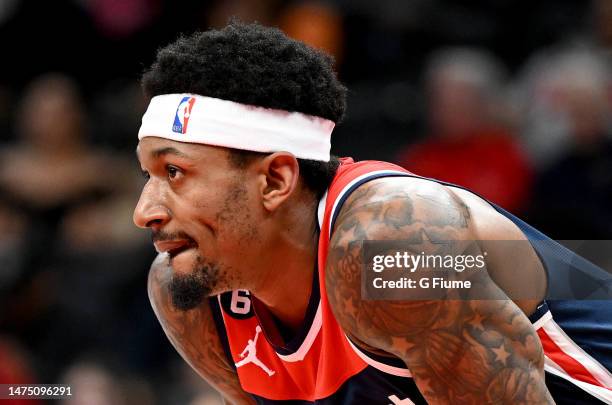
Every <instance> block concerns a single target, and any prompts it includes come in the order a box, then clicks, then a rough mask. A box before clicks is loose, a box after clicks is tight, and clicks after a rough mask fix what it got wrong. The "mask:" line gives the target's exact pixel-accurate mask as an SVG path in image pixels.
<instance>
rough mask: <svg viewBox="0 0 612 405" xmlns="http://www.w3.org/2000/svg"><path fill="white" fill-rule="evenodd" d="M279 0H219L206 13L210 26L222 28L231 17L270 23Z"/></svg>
mask: <svg viewBox="0 0 612 405" xmlns="http://www.w3.org/2000/svg"><path fill="white" fill-rule="evenodd" d="M279 3H280V1H279V0H260V1H257V2H255V1H251V0H217V1H216V2H215V3H214V5H213V6H212V7H211V9H210V10H208V12H207V13H206V17H207V25H208V26H209V27H214V28H221V27H223V26H225V24H227V22H228V20H230V19H231V18H237V19H239V20H240V21H243V22H258V23H260V24H263V25H270V24H271V23H272V22H273V21H272V20H273V15H274V12H275V10H276V9H277V8H278V5H279Z"/></svg>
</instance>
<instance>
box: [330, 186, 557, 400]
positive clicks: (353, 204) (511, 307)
mask: <svg viewBox="0 0 612 405" xmlns="http://www.w3.org/2000/svg"><path fill="white" fill-rule="evenodd" d="M412 180H414V181H412ZM357 191H358V192H357V193H356V194H354V195H352V196H351V197H349V199H348V200H347V202H346V204H345V206H344V207H343V208H342V211H341V213H340V215H339V217H338V220H337V222H336V226H335V229H334V233H333V237H332V239H331V243H330V250H329V256H328V260H327V267H326V290H327V294H328V298H329V302H330V304H331V307H332V310H333V312H334V315H335V316H336V318H337V320H338V321H339V323H340V324H341V325H342V327H343V328H344V329H345V331H346V332H347V334H348V335H349V336H353V337H355V338H356V339H357V340H359V341H361V342H364V343H365V344H367V345H369V346H372V347H375V348H378V349H382V350H384V351H387V352H389V353H392V354H394V355H396V356H397V357H399V358H401V359H402V360H404V362H405V363H406V364H407V366H408V367H409V369H410V371H411V373H412V374H413V377H414V379H415V382H416V384H417V386H418V387H419V389H420V391H421V392H422V394H423V395H424V396H425V398H426V399H427V400H428V401H429V402H430V403H484V402H489V401H491V402H504V403H506V402H508V403H519V402H529V403H545V402H547V401H549V400H550V396H549V394H548V391H547V389H546V387H545V385H544V378H543V371H542V367H543V353H542V347H541V345H540V342H539V339H538V337H537V334H536V333H535V331H534V329H533V327H532V325H531V323H530V322H529V320H528V319H527V318H526V316H525V315H524V314H523V313H522V312H521V310H520V309H519V308H518V307H517V306H516V305H515V304H514V303H513V302H512V301H511V300H509V299H508V298H507V297H506V296H505V295H504V294H503V292H502V291H501V290H500V289H499V288H498V287H497V286H496V285H495V283H494V282H493V281H492V280H491V279H490V278H489V277H488V274H487V272H486V271H483V272H479V273H478V275H477V276H476V277H472V280H473V281H475V282H476V284H477V286H478V288H481V289H487V291H489V294H492V295H493V296H496V297H499V298H501V299H499V300H489V301H482V300H469V299H468V300H448V299H418V296H417V297H416V298H415V299H410V300H409V299H406V300H400V301H398V300H395V301H382V300H381V301H371V300H363V299H362V297H361V278H360V277H361V271H362V270H361V268H362V266H363V263H362V242H361V241H363V240H409V241H410V245H409V246H410V248H409V249H411V250H412V249H414V251H413V253H415V254H418V253H420V252H426V253H428V254H429V253H436V252H438V253H440V252H441V250H440V249H445V248H441V246H442V245H440V244H437V243H436V242H437V241H455V242H457V243H456V244H454V247H453V249H454V250H453V251H452V252H451V253H452V254H465V253H466V252H469V253H470V254H476V253H478V252H479V249H480V247H479V245H478V243H476V242H474V240H475V239H476V237H475V236H474V233H473V229H472V228H471V220H470V215H471V214H470V211H469V209H468V207H467V206H466V205H465V204H463V203H462V201H461V200H460V199H458V198H456V196H455V195H453V194H452V193H451V192H450V191H448V190H447V189H446V188H445V187H443V186H440V185H437V184H435V183H433V182H429V181H425V180H420V179H411V180H410V181H406V180H405V179H380V180H375V181H372V182H369V183H366V184H365V185H364V186H362V187H360V189H358V190H357ZM470 241H472V242H470ZM444 253H445V254H447V253H449V252H448V251H445V252H444ZM466 277H467V276H466ZM447 292H448V293H449V294H452V292H451V291H447ZM415 294H419V291H418V290H417V291H416V292H415ZM504 298H505V299H504Z"/></svg>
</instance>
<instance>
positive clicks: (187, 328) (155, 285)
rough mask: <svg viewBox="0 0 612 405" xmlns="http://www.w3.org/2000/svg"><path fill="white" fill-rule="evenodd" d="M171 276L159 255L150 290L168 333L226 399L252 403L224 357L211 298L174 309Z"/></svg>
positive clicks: (157, 313)
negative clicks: (169, 289)
mask: <svg viewBox="0 0 612 405" xmlns="http://www.w3.org/2000/svg"><path fill="white" fill-rule="evenodd" d="M171 277H172V270H171V269H170V268H169V267H168V266H167V264H166V263H165V262H164V261H163V260H162V259H161V256H158V258H157V259H156V260H155V262H154V263H153V265H152V267H151V271H150V272H149V280H148V292H149V299H150V301H151V305H152V306H153V310H154V311H155V315H156V316H157V319H158V320H159V322H160V324H161V326H162V328H163V330H164V332H165V333H166V336H168V339H169V340H170V342H171V343H172V345H173V346H174V348H175V349H176V350H177V351H178V352H179V354H180V355H181V356H182V357H183V359H184V360H185V361H186V362H187V363H188V364H189V365H190V366H191V368H193V369H194V370H195V371H196V372H197V373H198V374H199V375H200V376H201V377H202V378H204V379H205V380H206V381H208V383H210V384H211V385H212V386H213V387H214V388H215V389H216V390H218V391H219V392H220V393H221V394H222V395H223V396H224V397H226V399H225V400H226V401H228V400H229V401H231V403H234V404H253V403H254V401H253V399H252V398H251V397H250V396H248V395H247V394H246V393H245V392H244V391H243V390H242V388H241V387H240V383H239V381H238V376H237V375H236V372H235V370H234V369H233V368H232V367H231V365H230V364H229V363H228V361H227V359H226V357H225V353H224V349H223V346H222V344H221V340H220V338H219V335H218V333H217V328H216V326H215V323H214V320H213V317H212V310H211V308H210V306H209V305H208V302H205V303H204V304H202V306H201V307H199V308H195V309H193V310H190V311H186V312H184V311H180V310H178V309H175V308H174V307H173V305H172V302H171V297H170V293H169V292H168V285H169V283H170V280H171Z"/></svg>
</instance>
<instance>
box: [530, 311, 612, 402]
mask: <svg viewBox="0 0 612 405" xmlns="http://www.w3.org/2000/svg"><path fill="white" fill-rule="evenodd" d="M542 329H543V330H544V332H546V334H547V335H548V337H549V338H550V339H551V340H552V341H553V342H555V344H556V345H557V346H558V347H559V348H560V349H561V350H562V351H563V352H564V353H565V354H567V355H568V356H570V357H571V358H573V359H574V360H576V361H577V362H578V363H580V364H582V366H583V367H584V368H585V369H587V371H588V372H589V373H590V374H591V375H592V376H593V377H594V378H595V379H596V380H597V381H598V382H599V383H600V384H601V385H602V386H604V387H606V388H607V389H608V390H612V374H610V372H609V371H608V370H607V369H606V368H605V367H604V366H603V365H602V364H601V363H599V362H598V361H597V360H596V359H594V358H593V357H591V356H590V355H589V354H588V353H587V352H585V351H584V350H583V349H582V348H581V347H580V346H578V345H577V344H576V343H575V342H574V341H573V340H572V339H571V338H570V337H569V336H567V334H566V333H565V332H564V331H563V329H561V327H560V326H559V325H558V324H557V323H556V322H555V321H554V319H552V317H551V318H550V320H549V321H548V322H545V323H544V324H543V325H542ZM610 392H611V394H612V391H610Z"/></svg>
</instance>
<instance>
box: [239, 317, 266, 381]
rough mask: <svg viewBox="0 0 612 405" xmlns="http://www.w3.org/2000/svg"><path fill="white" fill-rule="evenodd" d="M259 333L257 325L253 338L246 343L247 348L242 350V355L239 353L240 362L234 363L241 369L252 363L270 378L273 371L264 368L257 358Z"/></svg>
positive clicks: (259, 329) (259, 328)
mask: <svg viewBox="0 0 612 405" xmlns="http://www.w3.org/2000/svg"><path fill="white" fill-rule="evenodd" d="M260 332H261V327H260V326H259V325H257V327H256V328H255V337H254V338H253V339H249V343H247V346H246V347H245V348H244V350H243V351H242V353H240V358H242V360H240V361H239V362H238V363H236V368H238V367H242V366H244V365H245V364H249V363H253V364H255V365H256V366H258V367H259V368H261V369H262V370H263V371H265V372H266V373H267V374H268V376H270V377H272V376H273V375H274V371H272V370H270V369H269V368H268V367H266V365H265V364H263V363H262V362H261V360H259V359H258V358H257V338H259V333H260ZM245 354H246V357H245Z"/></svg>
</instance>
